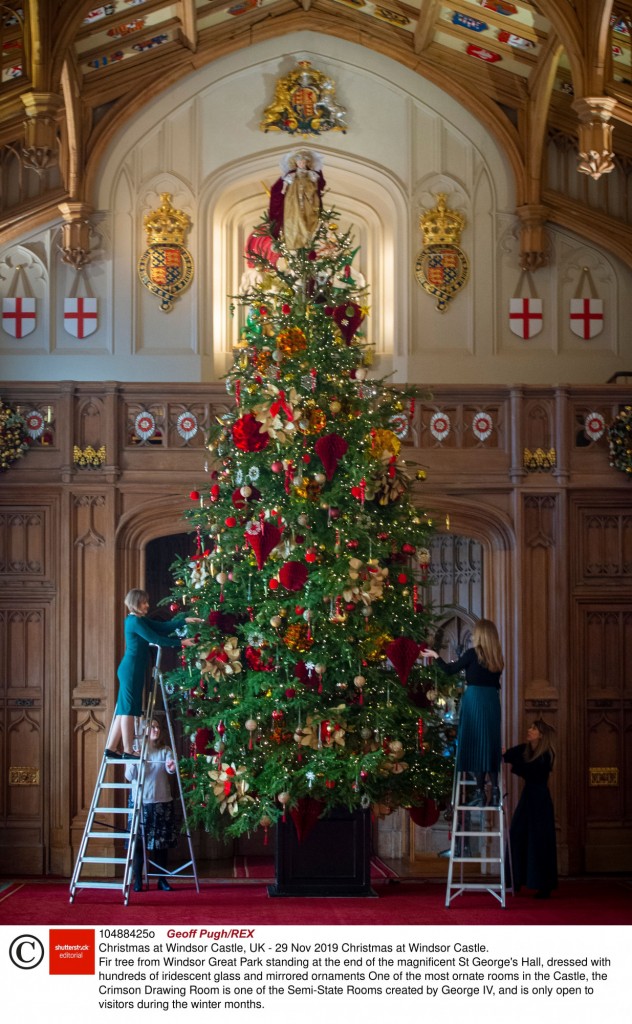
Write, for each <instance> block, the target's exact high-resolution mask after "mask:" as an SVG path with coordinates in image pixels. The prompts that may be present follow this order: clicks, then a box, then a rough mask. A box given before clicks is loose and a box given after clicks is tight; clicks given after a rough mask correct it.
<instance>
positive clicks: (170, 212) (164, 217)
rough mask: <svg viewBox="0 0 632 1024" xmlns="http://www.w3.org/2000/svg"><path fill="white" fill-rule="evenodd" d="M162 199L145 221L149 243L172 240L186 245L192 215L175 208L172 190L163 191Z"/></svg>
mask: <svg viewBox="0 0 632 1024" xmlns="http://www.w3.org/2000/svg"><path fill="white" fill-rule="evenodd" d="M160 200H161V202H160V206H159V207H158V209H157V210H152V211H151V213H148V214H147V216H146V217H145V220H144V221H143V227H144V228H145V231H146V232H147V242H148V244H149V245H155V244H156V243H158V242H167V243H168V242H172V243H176V244H178V245H184V240H185V237H186V233H187V231H188V230H189V228H190V227H191V219H190V217H189V216H188V214H186V213H184V212H183V211H182V210H176V209H174V207H173V206H172V205H171V192H161V193H160Z"/></svg>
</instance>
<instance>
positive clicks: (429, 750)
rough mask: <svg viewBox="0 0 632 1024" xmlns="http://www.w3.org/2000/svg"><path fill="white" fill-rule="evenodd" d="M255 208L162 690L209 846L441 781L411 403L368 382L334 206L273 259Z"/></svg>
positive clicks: (442, 754) (436, 786)
mask: <svg viewBox="0 0 632 1024" xmlns="http://www.w3.org/2000/svg"><path fill="white" fill-rule="evenodd" d="M273 196H274V192H273ZM272 210H273V206H272V202H271V207H270V213H269V214H268V215H264V217H263V218H262V222H261V224H260V225H259V226H258V227H257V228H256V230H255V231H254V232H253V234H252V235H251V237H250V239H249V242H248V253H247V256H248V264H249V270H248V272H247V274H246V275H245V280H244V282H243V283H242V288H243V291H242V294H241V295H240V296H239V297H238V299H237V300H236V301H237V302H238V305H239V306H240V307H242V308H243V310H244V318H245V319H244V324H243V327H242V328H241V332H240V337H239V340H238V342H237V344H236V354H235V361H234V365H233V367H232V369H231V370H230V372H229V373H228V375H227V378H226V387H227V391H228V393H229V394H230V395H231V396H232V397H233V399H234V409H233V410H232V411H231V412H230V413H228V414H227V415H225V416H223V417H222V418H221V421H219V422H218V424H217V426H216V427H215V428H214V429H212V431H211V434H210V437H209V441H208V447H209V449H210V450H211V451H212V452H213V453H214V458H215V462H214V464H213V466H211V472H210V482H209V483H208V484H207V485H206V486H205V488H204V489H200V490H199V491H193V492H192V493H191V506H190V508H189V509H188V511H187V512H186V516H187V518H188V519H189V521H190V523H191V524H192V527H193V528H194V529H195V530H196V531H197V549H196V553H195V554H194V555H193V556H192V557H191V558H189V559H182V560H181V561H180V562H179V564H178V565H177V566H176V575H175V587H174V592H173V596H172V606H173V607H182V606H184V605H186V606H187V608H189V607H190V606H191V604H192V603H193V604H194V607H195V613H196V614H197V615H199V616H200V617H201V618H202V619H203V625H201V626H200V628H199V630H198V632H197V634H196V636H195V643H194V645H193V646H192V647H189V648H187V649H186V651H185V652H184V653H183V662H182V667H181V669H180V670H178V671H176V672H174V673H173V675H172V677H171V682H172V684H173V685H174V688H175V690H176V693H177V697H178V699H179V701H180V704H181V708H182V711H183V717H184V720H185V727H186V731H187V732H188V734H189V735H190V737H191V744H192V746H191V756H190V757H189V758H186V759H185V760H184V763H183V774H184V778H185V780H186V790H187V794H188V803H189V812H190V818H191V822H192V824H194V825H196V826H198V827H203V828H205V829H206V830H208V831H210V832H213V833H215V834H216V835H227V836H237V835H240V834H242V833H244V832H247V831H252V830H255V829H257V828H258V827H260V826H261V827H263V828H264V829H267V827H268V826H269V825H271V824H272V823H274V822H275V821H277V820H278V819H279V817H281V816H283V817H285V815H286V814H289V813H291V812H293V811H296V809H297V808H298V807H301V806H305V803H306V800H307V799H309V800H310V805H311V806H312V807H315V808H317V811H318V813H320V812H322V813H326V812H327V810H328V809H331V808H332V807H334V806H341V805H343V806H346V807H348V808H350V809H354V808H360V807H363V808H366V807H369V806H372V807H374V808H378V809H379V810H380V811H381V812H386V811H388V810H389V809H391V808H396V807H400V806H404V807H413V806H418V805H420V804H422V803H423V802H424V801H425V800H426V799H427V798H428V797H431V798H435V799H436V798H441V797H444V796H445V795H446V794H447V792H448V791H449V789H450V786H451V762H450V756H449V755H450V750H451V740H452V739H453V729H452V727H451V726H450V724H449V723H448V722H446V720H445V716H444V714H443V712H442V708H441V707H440V706H439V705H440V704H443V703H444V701H442V700H440V701H439V702H438V701H437V685H436V670H435V669H433V670H431V669H429V668H426V667H425V666H424V665H423V659H422V653H423V648H424V642H425V641H426V640H427V638H428V636H429V635H430V634H431V632H432V613H431V611H430V610H429V609H428V608H427V607H426V598H425V592H426V589H427V580H426V573H427V568H428V562H429V552H428V544H429V539H430V537H431V534H432V528H431V524H430V522H429V520H428V517H427V515H426V514H424V513H423V512H421V511H420V510H419V509H418V508H416V507H415V506H414V505H413V503H412V500H411V487H412V482H411V479H410V477H409V476H408V474H407V472H406V468H405V465H404V461H403V459H402V458H401V447H402V441H403V439H404V438H405V437H406V435H407V432H408V429H409V417H410V415H411V414H412V408H414V401H415V398H414V394H413V392H412V391H410V390H406V389H400V388H395V387H393V386H390V385H389V384H388V383H386V382H385V381H384V380H380V379H373V378H370V377H369V374H368V371H367V368H366V367H367V364H368V363H369V362H370V359H369V357H368V346H367V344H366V342H365V340H364V339H363V335H362V333H361V332H360V328H361V325H362V323H363V321H364V319H365V317H366V316H367V314H368V308H367V305H366V303H367V296H366V291H365V289H364V287H363V281H362V278H361V275H359V273H358V272H357V271H356V270H355V269H354V266H353V262H354V257H355V255H356V251H355V250H354V247H353V241H352V237H351V235H350V233H349V232H342V231H341V229H340V228H339V225H338V223H337V222H338V215H337V214H336V212H335V211H334V210H330V209H321V208H320V201H319V196H318V209H317V216H316V220H315V222H314V225H313V228H312V229H311V231H310V232H309V237H308V239H303V241H304V242H306V243H307V244H299V245H298V246H296V242H295V243H294V245H295V246H296V247H292V248H290V247H289V246H288V244H287V237H288V235H289V230H285V231H283V230H281V228H280V223H279V220H278V219H276V220H275V219H274V218H273V217H272ZM299 241H301V239H300V238H299ZM417 478H418V479H422V478H423V473H417ZM431 672H432V673H433V675H432V677H431ZM446 692H447V691H446V690H445V688H443V694H444V696H445V695H446Z"/></svg>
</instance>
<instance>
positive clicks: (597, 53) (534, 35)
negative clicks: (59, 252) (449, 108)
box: [0, 0, 632, 265]
mask: <svg viewBox="0 0 632 1024" xmlns="http://www.w3.org/2000/svg"><path fill="white" fill-rule="evenodd" d="M299 30H312V31H315V32H320V33H324V34H329V35H333V36H337V37H339V38H342V39H347V40H351V41H353V42H355V43H357V44H360V45H363V46H366V47H367V48H369V49H371V50H374V51H376V52H378V53H382V54H384V55H386V56H388V57H390V58H391V59H393V60H395V61H398V62H400V63H401V64H403V65H404V66H406V67H407V68H409V69H412V70H413V71H415V72H416V73H417V74H419V75H420V76H421V77H423V78H427V79H429V80H431V81H433V82H434V83H435V84H436V85H438V86H439V87H440V88H443V89H444V90H445V91H446V92H448V93H450V94H451V95H452V96H454V97H455V98H456V99H457V100H458V101H459V102H461V103H462V104H463V105H464V106H466V107H467V108H468V109H469V110H470V111H471V112H472V113H473V114H474V115H475V116H476V117H478V118H479V120H481V122H482V123H483V124H484V125H485V127H486V129H487V130H488V131H490V132H491V133H492V134H493V135H494V136H495V138H496V139H497V140H498V142H499V144H500V145H501V146H502V147H503V149H504V151H505V152H506V154H507V158H508V160H509V162H510V164H511V167H512V169H513V173H514V178H515V184H516V201H517V213H518V215H519V216H520V218H521V220H522V227H523V235H524V237H523V249H524V250H525V251H526V252H527V254H528V250H529V247H530V246H531V248H533V249H535V250H537V248H538V243H539V242H541V238H540V237H539V236H538V232H539V231H541V229H542V227H543V224H544V222H546V221H547V220H550V221H552V222H556V223H559V224H562V225H564V226H567V227H572V228H573V229H574V230H577V226H578V223H579V224H581V231H582V233H583V234H584V235H585V237H586V238H588V239H591V240H593V241H599V240H601V242H602V244H603V240H604V237H607V239H608V243H609V244H610V247H611V248H612V249H613V250H614V251H615V252H617V253H618V255H619V256H621V257H622V258H623V259H624V260H626V261H627V262H628V263H630V264H631V265H632V241H631V239H630V236H631V235H632V232H631V231H630V225H629V221H628V220H627V219H626V220H625V221H624V220H623V219H621V218H618V217H617V215H616V214H615V215H613V214H612V212H610V213H608V214H604V213H603V208H602V209H600V204H599V203H595V202H593V203H592V204H589V203H586V207H585V209H582V208H581V205H582V204H581V199H579V200H578V199H577V198H575V200H574V201H573V202H569V201H568V200H567V199H565V198H564V196H563V195H557V194H556V193H555V192H554V191H552V190H550V189H547V186H546V181H545V178H544V170H543V168H544V165H545V154H546V148H547V140H548V139H549V138H550V137H551V135H552V134H557V136H558V138H560V137H563V138H564V139H565V140H567V144H568V147H569V148H570V149H573V148H575V149H579V148H580V147H579V145H578V136H580V122H581V121H582V118H583V120H584V121H586V120H587V119H588V120H593V121H594V120H597V121H599V122H600V123H601V124H603V123H607V124H609V125H612V126H613V131H612V149H613V151H614V154H615V155H616V157H617V159H618V161H619V164H618V166H619V168H621V167H622V166H623V167H624V170H625V173H626V174H627V173H628V168H632V0H537V2H536V0H513V2H509V0H408V2H403V0H384V2H383V3H379V2H377V0H111V2H110V3H102V4H96V3H94V2H93V0H92V2H90V0H88V2H86V0H83V2H78V0H4V2H3V3H2V4H1V5H0V52H1V54H2V77H1V82H0V155H2V156H4V157H5V178H6V166H7V160H10V154H17V155H18V156H21V157H22V162H23V163H24V154H25V153H26V154H27V159H31V161H35V162H37V161H38V160H39V161H40V162H41V161H44V162H45V163H46V161H48V164H47V167H46V168H45V169H44V170H46V171H49V170H50V165H53V164H54V165H55V166H56V167H57V168H58V173H57V175H56V176H55V175H54V174H50V173H49V174H48V180H49V185H48V187H41V186H40V189H39V192H37V190H31V193H28V194H25V193H24V190H23V191H22V192H19V190H17V191H16V190H15V189H14V190H13V193H12V192H11V188H9V187H7V186H6V182H5V187H4V195H2V194H1V193H0V228H3V229H4V231H5V232H6V234H7V237H10V236H11V235H13V236H16V235H19V234H20V233H23V232H24V231H25V230H27V229H28V228H30V227H31V226H35V225H37V224H38V223H43V222H44V221H46V220H50V219H51V217H58V216H59V208H60V204H65V205H63V211H65V213H64V215H65V216H66V217H67V218H68V219H72V217H73V216H75V217H81V216H84V214H85V213H86V212H88V211H89V209H90V200H91V185H92V181H93V178H94V172H95V169H96V167H97V165H98V162H99V159H100V157H101V155H102V153H103V150H104V148H105V146H106V145H107V143H108V141H109V139H110V138H111V137H112V134H113V133H114V132H115V131H116V130H117V129H118V128H120V126H121V125H122V124H123V123H124V122H125V120H126V119H127V118H128V117H130V116H131V115H132V114H133V113H135V112H136V111H137V110H138V109H139V108H141V107H142V106H143V105H144V104H145V103H146V102H147V101H148V100H149V99H151V98H153V97H154V96H155V95H156V94H157V93H159V92H160V91H161V90H164V89H166V88H168V87H169V86H170V85H171V84H173V83H174V82H175V81H177V80H178V79H179V78H180V77H182V76H183V75H185V74H188V73H190V72H191V71H192V70H195V69H196V68H199V67H202V66H203V65H205V64H207V63H208V62H210V61H213V60H215V59H217V58H218V57H220V56H223V55H225V54H227V53H230V52H232V51H234V50H237V49H239V48H242V47H246V46H248V45H250V44H252V43H255V42H259V41H262V40H266V39H270V38H271V37H274V36H282V35H284V34H287V33H290V32H295V31H299ZM587 99H588V100H590V104H588V105H587V104H586V103H585V102H584V101H586V100H587ZM595 101H598V103H597V105H595ZM580 137H581V136H580ZM25 166H28V165H25ZM36 169H37V168H36ZM39 173H40V179H42V180H43V177H44V173H43V172H42V171H40V172H39ZM606 178H607V173H605V174H603V176H602V177H601V181H600V182H599V183H598V186H599V187H603V182H604V180H605V179H606ZM589 184H591V185H592V183H590V182H589ZM1 185H2V179H1V176H0V186H1ZM16 197H17V198H16ZM69 211H70V212H69Z"/></svg>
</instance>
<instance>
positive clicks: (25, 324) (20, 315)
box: [2, 295, 37, 338]
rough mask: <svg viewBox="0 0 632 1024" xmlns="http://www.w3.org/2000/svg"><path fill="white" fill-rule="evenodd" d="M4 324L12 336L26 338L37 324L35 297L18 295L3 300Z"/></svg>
mask: <svg viewBox="0 0 632 1024" xmlns="http://www.w3.org/2000/svg"><path fill="white" fill-rule="evenodd" d="M2 326H3V328H4V330H5V331H6V332H7V334H10V335H11V337H12V338H25V337H26V336H27V334H32V332H33V331H34V330H35V328H36V326H37V312H36V309H35V299H34V298H30V297H28V296H25V295H16V296H14V297H12V298H6V299H3V300H2Z"/></svg>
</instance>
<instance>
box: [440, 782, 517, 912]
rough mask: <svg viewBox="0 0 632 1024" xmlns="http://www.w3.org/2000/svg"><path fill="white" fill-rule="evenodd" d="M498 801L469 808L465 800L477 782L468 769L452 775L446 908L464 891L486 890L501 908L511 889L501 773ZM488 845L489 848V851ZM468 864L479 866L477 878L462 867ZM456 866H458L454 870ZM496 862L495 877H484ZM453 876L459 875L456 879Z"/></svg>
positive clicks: (470, 794) (468, 797) (472, 792)
mask: <svg viewBox="0 0 632 1024" xmlns="http://www.w3.org/2000/svg"><path fill="white" fill-rule="evenodd" d="M499 784H500V802H499V804H498V805H497V806H496V805H491V804H487V805H486V806H483V807H471V806H470V805H469V803H468V800H469V799H470V798H471V797H472V796H473V795H474V790H475V788H476V782H475V781H474V780H473V779H471V778H470V775H469V773H468V772H457V771H455V774H454V784H453V789H452V807H453V812H452V836H451V840H450V853H449V865H448V882H447V886H446V894H445V905H446V907H449V906H450V904H451V902H452V900H454V899H456V897H457V896H460V895H461V894H462V893H464V892H481V891H482V892H488V893H490V895H492V896H494V897H495V898H496V899H497V900H498V902H499V903H500V905H501V907H504V906H505V905H506V896H507V892H508V891H509V892H511V891H512V889H511V881H510V884H509V887H508V886H507V878H506V874H507V870H506V863H505V839H506V835H507V822H506V818H505V794H504V793H503V789H504V787H503V785H502V776H499ZM490 847H491V850H490ZM508 857H509V860H508V867H509V875H510V876H511V853H510V851H509V852H508ZM468 864H472V865H474V864H478V865H480V871H479V874H478V877H477V878H476V880H475V879H474V878H473V876H470V875H469V874H468V875H467V876H466V874H465V867H466V865H468ZM455 865H458V868H457V871H456V872H455ZM494 865H495V867H496V871H495V872H494V879H493V880H492V879H491V878H490V879H489V881H486V880H484V879H483V876H484V875H485V874H486V873H487V871H488V870H489V868H490V867H493V866H494ZM455 876H458V877H456V878H455Z"/></svg>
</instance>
